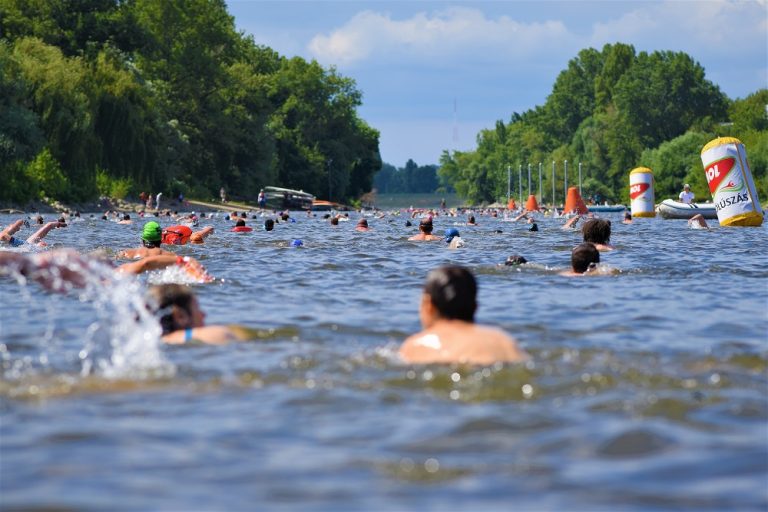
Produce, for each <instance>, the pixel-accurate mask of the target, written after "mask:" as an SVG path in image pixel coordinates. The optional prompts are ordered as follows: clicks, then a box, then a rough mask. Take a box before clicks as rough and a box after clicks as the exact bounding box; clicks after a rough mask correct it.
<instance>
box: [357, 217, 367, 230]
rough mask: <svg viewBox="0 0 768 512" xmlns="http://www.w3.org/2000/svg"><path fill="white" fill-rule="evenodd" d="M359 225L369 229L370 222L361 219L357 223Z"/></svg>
mask: <svg viewBox="0 0 768 512" xmlns="http://www.w3.org/2000/svg"><path fill="white" fill-rule="evenodd" d="M357 225H358V226H364V227H366V228H367V227H368V221H367V220H366V219H360V220H359V221H357Z"/></svg>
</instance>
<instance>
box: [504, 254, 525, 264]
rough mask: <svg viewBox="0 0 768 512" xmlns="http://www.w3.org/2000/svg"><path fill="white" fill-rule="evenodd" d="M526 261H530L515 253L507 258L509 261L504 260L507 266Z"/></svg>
mask: <svg viewBox="0 0 768 512" xmlns="http://www.w3.org/2000/svg"><path fill="white" fill-rule="evenodd" d="M524 263H528V260H527V259H525V258H524V257H522V256H520V255H519V254H513V255H512V256H510V257H509V258H507V261H505V262H504V264H505V265H507V266H513V265H522V264H524Z"/></svg>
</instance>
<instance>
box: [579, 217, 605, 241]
mask: <svg viewBox="0 0 768 512" xmlns="http://www.w3.org/2000/svg"><path fill="white" fill-rule="evenodd" d="M581 232H582V234H583V235H584V241H585V242H591V243H593V244H607V243H608V242H609V240H610V239H611V221H609V220H605V219H590V220H588V221H587V222H585V223H584V225H583V226H582V227H581Z"/></svg>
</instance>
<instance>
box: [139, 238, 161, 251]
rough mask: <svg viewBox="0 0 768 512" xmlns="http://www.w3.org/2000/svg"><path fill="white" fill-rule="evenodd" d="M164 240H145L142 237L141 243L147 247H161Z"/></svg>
mask: <svg viewBox="0 0 768 512" xmlns="http://www.w3.org/2000/svg"><path fill="white" fill-rule="evenodd" d="M162 243H163V241H162V239H161V240H144V239H143V238H142V239H141V244H142V245H143V246H144V247H146V248H147V249H154V248H156V247H160V244H162Z"/></svg>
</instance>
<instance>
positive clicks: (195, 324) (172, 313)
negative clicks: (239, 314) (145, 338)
mask: <svg viewBox="0 0 768 512" xmlns="http://www.w3.org/2000/svg"><path fill="white" fill-rule="evenodd" d="M148 295H149V299H150V300H149V302H150V303H151V304H152V307H153V310H154V312H155V314H156V316H157V317H158V321H159V322H160V326H161V327H162V329H163V341H164V342H166V343H170V344H182V343H187V342H189V341H192V340H195V341H201V342H203V343H212V344H220V343H227V342H229V341H239V340H245V339H249V337H248V336H247V333H246V332H245V329H237V328H234V327H230V326H227V325H205V313H204V312H203V310H202V309H200V303H199V302H198V300H197V297H195V295H194V293H193V292H192V290H191V289H190V288H189V287H187V286H182V285H178V284H165V285H161V286H153V287H151V288H150V289H149V294H148Z"/></svg>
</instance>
